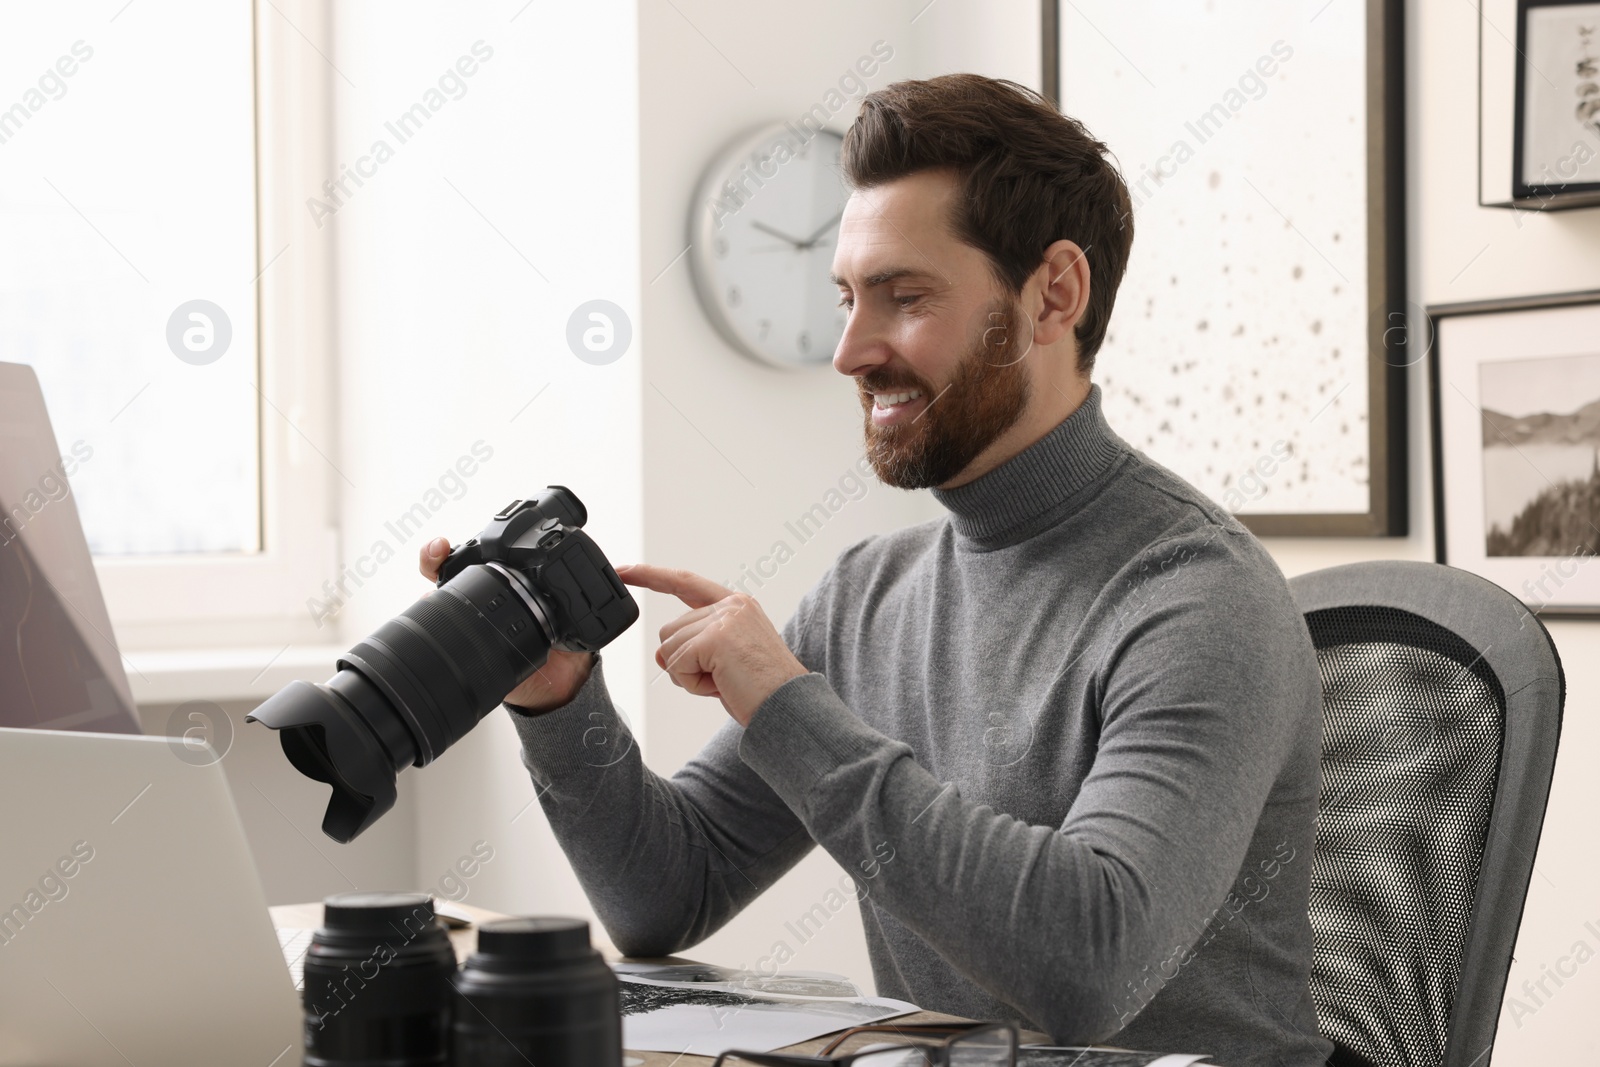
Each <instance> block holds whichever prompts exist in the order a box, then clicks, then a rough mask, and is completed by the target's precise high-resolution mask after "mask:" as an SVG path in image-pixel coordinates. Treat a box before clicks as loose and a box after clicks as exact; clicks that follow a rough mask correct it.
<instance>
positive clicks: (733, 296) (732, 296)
mask: <svg viewBox="0 0 1600 1067" xmlns="http://www.w3.org/2000/svg"><path fill="white" fill-rule="evenodd" d="M742 303H744V294H743V293H741V292H739V287H738V286H737V285H730V286H728V306H729V307H731V308H736V307H738V306H739V305H740V304H742Z"/></svg>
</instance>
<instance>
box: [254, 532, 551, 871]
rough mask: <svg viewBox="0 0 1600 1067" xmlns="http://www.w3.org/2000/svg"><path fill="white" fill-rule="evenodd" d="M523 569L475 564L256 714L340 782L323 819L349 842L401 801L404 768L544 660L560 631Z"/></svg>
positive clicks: (293, 753) (436, 750)
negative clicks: (549, 622)
mask: <svg viewBox="0 0 1600 1067" xmlns="http://www.w3.org/2000/svg"><path fill="white" fill-rule="evenodd" d="M542 614H543V609H542V608H540V607H539V604H538V601H537V600H536V599H535V598H534V597H533V595H532V594H531V592H530V591H529V589H528V587H527V585H526V583H525V582H524V581H523V579H522V577H521V576H520V575H519V574H517V573H516V572H515V571H512V570H510V569H508V568H505V567H502V566H500V565H499V564H494V563H489V564H475V565H473V566H471V567H468V568H466V569H465V570H463V571H462V572H461V573H460V574H457V575H456V576H455V577H454V578H452V579H450V580H449V581H448V582H446V583H445V584H444V585H442V586H440V587H439V588H438V589H436V590H434V591H433V593H432V594H430V595H429V596H426V597H423V598H422V599H421V600H418V601H417V602H416V603H414V604H412V605H411V606H410V607H408V608H406V609H405V610H404V611H402V612H401V613H400V614H399V615H397V616H395V617H394V618H392V619H390V620H389V621H388V622H385V623H384V624H383V625H382V626H379V627H378V629H377V630H376V631H374V632H373V633H372V635H371V636H369V637H367V638H365V639H363V640H362V641H360V642H358V643H357V644H356V645H355V647H354V648H352V649H351V650H350V651H349V652H347V653H345V654H344V655H343V656H341V657H340V658H339V661H338V665H339V673H338V674H336V675H334V676H333V678H331V679H330V680H329V681H328V682H327V683H326V684H325V685H312V684H311V683H310V682H304V681H297V682H291V683H290V684H289V685H287V686H285V687H284V688H283V689H281V690H279V691H278V692H277V693H275V694H273V696H271V697H269V698H268V699H267V700H266V701H265V702H264V703H263V704H262V705H261V706H260V707H258V708H257V709H256V710H255V711H253V712H252V713H251V714H250V715H249V716H248V717H247V721H252V722H253V721H260V722H263V723H265V724H266V725H268V726H270V727H272V728H273V729H275V730H280V731H282V738H281V739H282V743H283V751H284V754H285V755H286V756H287V757H288V758H289V762H291V763H292V764H294V766H295V769H297V770H298V771H300V773H302V774H304V775H306V776H307V777H308V778H313V779H315V780H317V781H319V782H327V783H328V784H330V785H332V786H333V787H334V789H333V797H332V799H331V800H330V801H329V803H328V810H327V814H326V815H325V816H324V817H323V820H322V829H323V832H324V833H326V834H327V835H328V836H329V837H331V838H333V839H334V840H335V841H349V840H351V839H353V838H354V837H355V836H356V835H357V834H359V833H361V831H363V830H365V829H366V828H367V827H368V826H371V825H372V824H373V823H374V822H376V821H377V820H378V819H379V817H381V816H382V815H383V814H384V813H385V812H386V811H388V810H389V809H390V808H391V807H393V806H394V802H395V798H396V795H397V794H396V791H395V782H394V776H395V775H396V774H397V773H398V772H399V771H400V770H402V769H403V768H404V767H406V766H407V765H408V764H414V765H415V766H418V767H423V766H426V765H427V764H429V763H432V762H433V761H434V760H435V759H437V758H438V757H439V755H440V753H442V752H444V750H445V749H447V748H449V747H450V746H451V745H453V744H455V743H456V742H457V741H459V740H460V739H461V738H462V737H463V736H464V735H465V734H466V733H467V731H469V730H471V729H472V728H473V727H474V726H476V725H477V724H478V721H479V720H480V719H482V718H483V717H484V716H485V715H487V714H488V713H489V712H490V711H491V710H492V709H493V708H495V707H496V706H497V705H498V704H499V703H500V701H501V699H502V698H503V697H504V696H505V695H506V694H507V693H509V692H511V690H513V689H515V688H516V687H517V685H518V684H519V683H521V682H522V680H523V679H525V678H527V677H528V676H529V675H531V674H532V673H533V672H534V671H535V670H537V669H539V668H540V667H542V666H543V665H544V662H545V660H546V659H547V658H548V657H549V655H550V645H551V636H550V634H549V632H548V629H547V626H546V624H545V622H544V620H543V619H541V617H540V616H541V615H542Z"/></svg>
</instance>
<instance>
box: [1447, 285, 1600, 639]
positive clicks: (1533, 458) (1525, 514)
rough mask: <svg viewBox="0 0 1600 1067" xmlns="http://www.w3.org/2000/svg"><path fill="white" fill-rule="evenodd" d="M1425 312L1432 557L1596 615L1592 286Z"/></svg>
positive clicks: (1599, 421) (1539, 605)
mask: <svg viewBox="0 0 1600 1067" xmlns="http://www.w3.org/2000/svg"><path fill="white" fill-rule="evenodd" d="M1428 316H1429V322H1430V323H1431V325H1432V328H1433V347H1432V353H1431V358H1430V361H1429V383H1430V394H1431V395H1430V403H1431V405H1432V410H1433V487H1434V489H1433V491H1434V529H1435V537H1436V552H1437V556H1438V560H1439V562H1441V563H1449V564H1450V565H1451V566H1455V567H1462V568H1465V569H1466V570H1470V571H1473V572H1475V573H1477V574H1481V575H1483V576H1484V577H1485V578H1488V579H1489V580H1490V581H1493V582H1495V583H1497V584H1499V585H1501V586H1504V587H1505V588H1506V589H1508V590H1510V591H1511V592H1512V593H1514V594H1516V595H1517V596H1519V597H1521V598H1522V600H1523V602H1524V603H1526V604H1527V605H1528V606H1529V608H1531V609H1533V610H1534V611H1535V612H1536V613H1539V614H1549V615H1591V616H1592V615H1600V563H1596V562H1595V556H1596V554H1597V553H1600V290H1596V291H1592V292H1584V293H1570V294H1565V295H1561V296H1549V297H1530V298H1522V299H1516V300H1493V301H1478V302H1475V303H1469V304H1444V305H1439V306H1437V307H1433V308H1430V309H1429V310H1428Z"/></svg>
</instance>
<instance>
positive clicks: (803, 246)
mask: <svg viewBox="0 0 1600 1067" xmlns="http://www.w3.org/2000/svg"><path fill="white" fill-rule="evenodd" d="M843 216H844V211H843V209H840V210H839V211H838V212H837V213H835V214H834V216H833V218H831V219H829V220H828V221H827V222H824V223H823V224H822V225H821V226H819V227H817V230H816V232H815V233H813V234H812V235H811V236H810V237H807V238H806V239H805V240H804V241H797V240H795V239H794V238H793V237H790V236H789V235H788V234H786V233H784V232H782V231H781V230H775V229H773V228H772V227H771V226H768V225H767V224H766V223H764V222H758V221H752V222H751V223H750V225H751V226H753V227H755V228H756V229H758V230H760V231H761V232H762V233H767V234H771V235H772V236H773V237H776V238H778V239H779V240H783V241H788V242H789V243H790V244H792V245H794V247H795V251H797V252H804V251H806V250H807V249H809V248H814V247H815V246H816V243H817V242H818V241H820V240H822V238H823V236H824V235H825V234H827V232H828V231H829V230H831V229H833V227H834V224H835V223H837V222H838V221H839V219H840V218H842V217H843Z"/></svg>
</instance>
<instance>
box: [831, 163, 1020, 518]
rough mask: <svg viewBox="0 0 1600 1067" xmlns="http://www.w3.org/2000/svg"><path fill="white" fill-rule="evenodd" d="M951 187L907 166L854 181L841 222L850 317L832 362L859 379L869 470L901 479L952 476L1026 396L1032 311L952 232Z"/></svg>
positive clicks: (921, 483) (838, 255)
mask: <svg viewBox="0 0 1600 1067" xmlns="http://www.w3.org/2000/svg"><path fill="white" fill-rule="evenodd" d="M956 190H957V185H956V182H955V179H954V178H953V176H951V175H950V174H949V173H948V172H944V171H924V172H921V173H918V174H913V175H910V176H908V177H905V178H902V179H900V180H898V181H894V182H890V183H888V184H886V185H882V186H878V187H876V188H873V189H867V190H861V191H858V192H856V193H855V194H854V195H852V196H851V197H850V201H849V203H848V204H847V205H846V207H845V212H844V217H843V218H842V219H841V220H840V224H839V243H838V246H837V249H836V251H835V252H834V258H833V275H834V281H835V282H836V283H838V285H839V292H840V296H841V298H842V299H843V300H844V302H845V304H846V306H847V307H849V308H850V318H849V322H848V324H847V325H846V327H845V332H844V337H843V338H842V339H841V340H840V342H839V348H838V350H837V351H836V352H835V353H834V357H833V365H834V368H835V369H836V370H838V371H839V372H840V373H841V374H848V375H851V376H853V377H854V378H855V379H856V385H857V388H858V389H859V391H860V395H861V405H862V411H863V415H864V429H865V434H866V452H867V458H868V460H869V461H870V462H871V463H872V466H873V469H874V471H875V472H876V473H877V475H878V478H879V479H880V480H881V481H883V482H884V484H886V485H893V486H898V487H900V488H902V489H922V488H926V487H928V486H936V485H942V484H944V483H945V482H948V481H950V480H951V479H953V478H955V477H956V476H957V475H958V474H960V473H961V471H963V470H964V469H965V468H966V467H967V466H968V465H969V464H970V463H971V462H972V461H973V459H975V458H976V457H977V456H978V455H979V454H980V453H981V452H983V450H984V449H986V448H987V447H989V445H990V444H991V443H993V442H994V441H995V439H996V438H998V437H999V436H1000V435H1001V434H1003V433H1004V432H1005V431H1006V430H1007V429H1009V428H1010V427H1011V426H1012V425H1014V424H1015V423H1016V422H1017V420H1018V419H1019V418H1021V417H1022V414H1023V412H1024V411H1025V410H1026V409H1027V407H1028V404H1029V401H1030V400H1031V398H1032V384H1031V382H1030V379H1029V374H1028V371H1027V368H1026V367H1025V366H1024V360H1023V357H1024V356H1025V355H1027V353H1028V351H1029V350H1030V349H1031V347H1032V337H1031V331H1030V330H1029V321H1028V319H1027V317H1026V315H1024V313H1023V309H1022V306H1021V303H1020V301H1019V300H1018V299H1017V298H1016V297H1014V296H1012V295H1011V294H1009V293H1007V292H1006V291H1005V290H1004V289H1003V287H1002V286H1000V285H999V284H998V282H997V281H996V280H995V278H994V276H993V274H992V273H991V271H990V267H989V261H988V259H987V257H985V255H984V254H983V253H982V252H980V251H979V250H978V249H976V248H974V247H972V246H971V245H969V244H966V243H965V242H963V241H961V240H960V239H958V238H957V237H956V236H955V235H954V234H953V233H952V232H951V231H950V225H949V219H950V208H951V200H952V197H953V196H954V195H955V193H956ZM906 394H912V395H910V396H909V398H908V397H907V395H906Z"/></svg>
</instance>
